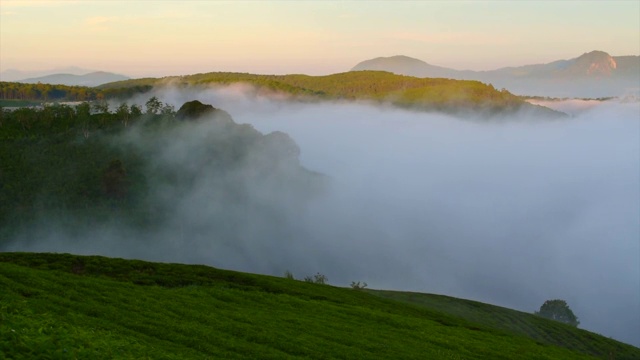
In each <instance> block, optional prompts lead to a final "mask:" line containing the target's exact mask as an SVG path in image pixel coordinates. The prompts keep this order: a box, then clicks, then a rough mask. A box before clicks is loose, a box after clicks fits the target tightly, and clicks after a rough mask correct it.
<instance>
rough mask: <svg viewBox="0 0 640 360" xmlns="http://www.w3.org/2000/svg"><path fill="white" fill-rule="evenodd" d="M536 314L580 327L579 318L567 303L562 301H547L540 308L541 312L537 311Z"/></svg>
mask: <svg viewBox="0 0 640 360" xmlns="http://www.w3.org/2000/svg"><path fill="white" fill-rule="evenodd" d="M535 314H536V315H538V316H542V317H545V318H547V319H551V320H556V321H560V322H563V323H565V324H569V325H571V326H575V327H577V326H578V325H580V321H578V318H577V317H576V316H575V315H574V314H573V311H571V309H570V308H569V305H567V302H566V301H564V300H560V299H556V300H547V301H545V302H544V304H542V306H540V311H536V312H535Z"/></svg>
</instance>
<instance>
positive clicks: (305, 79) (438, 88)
mask: <svg viewBox="0 0 640 360" xmlns="http://www.w3.org/2000/svg"><path fill="white" fill-rule="evenodd" d="M235 83H244V84H250V85H252V86H254V91H256V93H262V94H269V93H271V94H284V95H288V96H292V97H294V98H296V99H303V100H349V101H353V100H365V101H373V102H379V103H387V104H391V105H395V106H399V107H403V108H410V109H416V110H421V111H442V112H448V113H456V114H468V113H475V114H477V113H480V114H483V115H496V114H510V113H513V112H516V111H520V110H528V111H531V112H533V114H534V115H538V116H543V117H560V116H562V113H559V112H556V111H553V110H550V109H547V108H544V107H540V106H533V105H531V104H528V103H527V102H525V101H523V100H522V99H520V98H519V97H517V96H515V95H513V94H511V93H509V92H508V91H506V90H500V91H499V90H497V89H495V88H494V87H493V86H491V85H487V84H484V83H481V82H479V81H468V80H452V79H444V78H416V77H411V76H403V75H396V74H392V73H389V72H384V71H351V72H346V73H339V74H332V75H326V76H309V75H257V74H246V73H225V72H212V73H206V74H195V75H187V76H173V77H165V78H161V79H157V78H146V79H134V80H127V81H118V82H113V83H109V84H104V85H102V86H100V87H98V89H99V90H101V91H102V92H103V93H104V96H105V97H108V98H109V97H111V98H113V97H121V98H127V97H130V96H132V95H133V94H136V93H140V92H144V91H149V90H151V89H152V88H157V87H162V86H175V87H178V88H185V87H207V86H216V85H230V84H235Z"/></svg>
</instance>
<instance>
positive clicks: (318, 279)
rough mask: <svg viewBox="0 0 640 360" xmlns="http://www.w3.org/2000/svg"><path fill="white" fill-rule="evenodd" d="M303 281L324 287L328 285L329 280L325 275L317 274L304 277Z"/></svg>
mask: <svg viewBox="0 0 640 360" xmlns="http://www.w3.org/2000/svg"><path fill="white" fill-rule="evenodd" d="M303 280H304V282H308V283H313V284H321V285H326V284H328V283H329V279H328V278H327V277H326V276H325V275H323V274H320V273H317V274H315V275H313V276H305V277H304V279H303Z"/></svg>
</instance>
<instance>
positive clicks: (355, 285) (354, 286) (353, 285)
mask: <svg viewBox="0 0 640 360" xmlns="http://www.w3.org/2000/svg"><path fill="white" fill-rule="evenodd" d="M366 287H367V283H366V282H363V283H362V284H361V283H360V281H358V282H355V281H352V282H351V288H352V289H354V290H363V289H365V288H366Z"/></svg>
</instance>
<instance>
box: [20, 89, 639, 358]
mask: <svg viewBox="0 0 640 360" xmlns="http://www.w3.org/2000/svg"><path fill="white" fill-rule="evenodd" d="M157 95H159V97H160V98H161V100H162V101H165V102H170V103H173V104H174V105H176V106H179V105H180V104H182V103H183V102H184V101H187V100H192V99H198V100H200V101H202V102H205V103H210V104H212V105H214V106H216V107H219V108H222V109H224V110H226V111H227V112H229V113H230V114H231V115H232V117H233V118H234V120H235V121H236V122H237V123H248V124H252V125H253V126H254V127H255V128H256V129H257V130H259V131H261V132H263V133H269V132H271V131H283V132H285V133H287V134H289V135H290V136H291V137H292V138H293V139H294V140H295V141H296V143H297V144H298V146H299V147H300V149H301V154H300V161H301V163H302V165H303V166H305V167H306V168H308V169H310V170H313V171H318V172H320V173H323V174H326V175H327V176H328V177H329V178H330V186H329V189H328V190H327V191H326V192H325V193H323V194H322V195H320V196H315V197H313V198H312V200H310V201H305V202H300V203H296V204H295V205H291V199H287V200H286V201H287V203H286V204H285V205H282V204H281V203H280V202H281V201H283V200H282V199H281V198H280V197H274V196H264V194H269V193H272V192H270V191H263V190H260V191H256V192H254V193H253V194H254V196H256V197H263V196H264V197H263V198H262V199H261V201H263V202H264V203H268V204H271V205H273V206H274V209H276V210H274V214H276V215H277V216H273V217H271V218H261V219H260V218H256V217H251V216H246V217H245V218H244V220H243V221H244V222H243V223H242V224H243V226H238V227H237V228H234V230H233V237H234V241H233V242H229V241H228V239H227V240H225V239H222V240H221V239H219V238H218V239H212V238H211V237H207V234H209V233H216V232H217V231H218V229H215V228H214V227H215V226H216V225H215V224H216V222H215V221H212V222H210V223H208V222H207V219H208V218H213V217H215V216H216V214H218V213H219V211H220V208H219V207H217V206H211V204H215V203H216V202H215V201H212V202H207V201H206V200H207V199H213V198H215V196H214V195H213V194H214V193H215V191H216V190H215V189H216V188H215V185H213V184H210V183H206V181H204V182H203V181H200V182H197V183H194V184H193V186H192V187H191V188H189V189H188V191H187V192H186V193H184V194H182V195H181V197H180V199H179V200H178V199H176V200H175V201H176V203H177V204H178V205H177V206H175V207H174V208H173V210H174V211H175V213H174V215H175V216H173V218H174V219H178V220H180V219H193V217H192V214H193V213H192V212H193V211H194V209H195V212H196V213H197V214H198V218H197V219H200V220H199V221H196V222H194V223H193V224H192V225H193V226H190V225H187V226H186V228H185V227H184V226H185V225H184V224H185V222H184V221H181V220H180V221H173V222H170V223H168V224H166V226H165V227H164V228H163V229H162V231H160V232H158V233H154V234H153V235H152V236H151V235H150V237H153V238H154V239H155V241H156V243H155V244H154V246H153V247H152V248H150V247H149V246H148V244H146V243H145V242H136V241H130V240H131V239H128V237H136V236H138V237H139V236H140V235H139V234H133V233H131V234H128V233H127V230H126V229H125V230H123V229H117V230H116V229H114V228H113V227H111V226H109V225H108V224H106V225H104V228H102V229H94V234H93V238H94V239H98V240H96V241H94V242H93V243H91V244H88V243H86V242H81V241H78V238H77V237H74V238H71V237H69V236H68V235H66V234H68V233H69V232H68V231H67V230H65V229H56V230H59V231H54V232H52V231H51V229H43V234H45V233H46V234H49V235H47V236H44V235H43V239H44V240H43V241H42V242H35V243H34V242H32V243H30V245H29V246H26V245H24V243H16V244H15V245H13V246H12V247H11V248H10V249H9V250H33V251H65V252H75V253H98V254H103V255H109V256H122V257H137V258H146V259H151V260H163V261H176V262H196V263H206V264H210V265H213V266H217V267H222V268H228V269H236V270H242V271H250V272H260V273H267V274H272V275H282V274H283V273H284V271H285V270H290V271H291V272H293V274H294V275H295V276H296V277H299V278H301V277H303V276H305V275H311V274H315V273H316V272H321V273H323V274H325V275H326V276H327V277H328V278H329V282H330V283H331V284H335V285H341V286H346V285H348V284H349V283H350V282H351V281H366V282H367V283H368V284H369V287H372V288H384V289H396V290H408V291H420V292H430V293H440V294H446V295H451V296H456V297H462V298H468V299H474V300H479V301H483V302H488V303H492V304H497V305H501V306H506V307H510V308H514V309H519V310H522V311H526V312H533V311H534V310H537V309H538V308H539V307H540V305H541V304H542V303H543V302H544V301H545V300H547V299H555V298H560V299H565V300H567V302H568V304H569V305H570V306H571V308H572V309H573V311H574V312H575V314H576V315H577V316H578V317H579V319H580V321H581V325H580V327H582V328H585V329H588V330H592V331H595V332H598V333H601V334H603V335H606V336H611V337H614V338H616V339H619V340H622V341H625V342H628V343H632V344H634V345H636V346H639V345H640V325H639V324H640V305H639V304H640V244H639V241H638V239H640V223H639V222H638V219H640V168H639V167H638V164H640V122H639V119H638V115H639V114H640V105H639V104H638V103H631V104H621V103H616V102H603V103H599V104H596V105H593V104H589V107H586V108H581V110H580V112H579V113H577V114H576V115H575V116H574V117H572V118H570V119H566V120H561V121H535V120H534V119H530V118H527V119H513V120H514V121H509V122H505V121H501V122H486V121H479V120H478V121H468V120H460V119H457V118H453V117H449V116H445V115H436V114H426V113H419V112H410V111H402V110H397V109H392V108H383V107H378V106H371V105H366V104H302V103H296V104H291V103H287V102H285V101H281V100H273V99H268V98H264V97H260V96H256V94H252V93H251V91H247V89H244V88H239V87H235V88H231V89H226V90H211V91H203V92H198V93H195V92H186V91H177V90H167V91H163V92H161V93H158V94H157ZM197 134H202V129H200V130H198V131H194V132H185V133H182V134H180V136H179V137H176V139H175V141H176V142H180V143H183V144H184V145H185V146H187V145H188V146H189V148H190V149H191V150H190V152H189V154H190V157H189V158H190V159H193V157H194V154H196V153H197V151H194V149H197V148H198V146H199V145H198V144H199V143H198V141H201V140H199V138H198V136H197ZM200 138H201V137H200ZM175 146H178V145H175ZM172 161H173V160H172ZM181 161H182V160H181ZM181 161H180V162H179V163H181V164H182V162H181ZM181 166H183V165H181ZM181 171H190V170H189V168H188V167H184V169H182V170H181ZM194 171H195V170H194ZM199 171H200V170H199ZM169 201H174V200H171V199H169ZM255 214H262V213H258V212H256V213H255ZM256 216H260V215H256ZM176 229H179V231H178V230H176ZM239 231H242V233H241V234H240V233H238V232H239ZM50 234H55V235H54V236H51V235H50ZM29 236H33V234H30V235H29ZM185 238H197V239H199V240H198V241H192V242H191V244H195V245H194V246H192V247H185V246H180V244H181V241H184V239H185ZM100 239H102V240H100ZM176 244H177V245H176ZM176 249H180V251H176Z"/></svg>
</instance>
